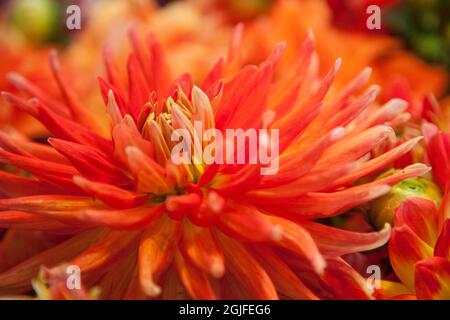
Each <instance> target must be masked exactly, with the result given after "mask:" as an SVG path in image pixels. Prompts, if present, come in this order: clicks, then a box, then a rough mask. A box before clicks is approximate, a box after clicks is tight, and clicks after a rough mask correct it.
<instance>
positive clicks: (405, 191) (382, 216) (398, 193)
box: [367, 171, 442, 229]
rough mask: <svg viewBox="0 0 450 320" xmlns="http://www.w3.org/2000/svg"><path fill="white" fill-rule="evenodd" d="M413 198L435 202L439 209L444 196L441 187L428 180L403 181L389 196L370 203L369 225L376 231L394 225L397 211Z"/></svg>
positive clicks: (368, 212) (421, 178)
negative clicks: (403, 203) (404, 202)
mask: <svg viewBox="0 0 450 320" xmlns="http://www.w3.org/2000/svg"><path fill="white" fill-rule="evenodd" d="M391 172H392V171H391ZM383 176H385V175H383ZM383 176H381V177H383ZM412 197H417V198H423V199H428V200H431V201H434V203H435V204H436V206H437V207H439V205H440V202H441V198H442V195H441V190H440V189H439V187H438V186H437V185H436V184H435V183H434V182H432V181H431V180H429V179H427V178H423V177H419V178H411V179H406V180H403V181H401V182H399V183H397V184H396V185H394V186H393V187H392V189H391V191H390V192H389V193H388V194H386V195H384V196H382V197H380V198H378V199H376V200H374V201H372V202H371V203H370V208H369V210H368V211H367V219H368V221H369V223H370V224H371V225H372V226H373V227H374V228H376V229H382V228H383V226H384V224H385V223H386V222H388V223H390V224H391V225H393V224H394V212H395V209H397V208H398V207H399V206H400V204H401V203H402V202H403V201H405V200H406V199H408V198H412Z"/></svg>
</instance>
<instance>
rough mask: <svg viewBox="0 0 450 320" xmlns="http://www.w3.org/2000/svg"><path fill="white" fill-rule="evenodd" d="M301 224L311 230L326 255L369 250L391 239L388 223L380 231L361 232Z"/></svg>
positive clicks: (307, 223) (322, 225)
mask: <svg viewBox="0 0 450 320" xmlns="http://www.w3.org/2000/svg"><path fill="white" fill-rule="evenodd" d="M301 225H302V226H303V227H304V228H305V229H306V230H308V231H309V233H310V234H311V236H312V238H313V239H314V241H315V242H316V244H317V246H318V247H319V249H320V252H322V253H323V254H324V255H326V256H342V255H345V254H349V253H355V252H361V251H368V250H372V249H376V248H379V247H381V246H383V245H384V244H385V243H387V241H388V240H389V237H390V234H391V228H390V225H389V224H386V225H385V226H384V228H383V229H382V230H380V231H379V232H369V233H359V232H354V231H348V230H342V229H337V228H333V227H329V226H326V225H324V224H320V223H316V222H310V221H303V222H302V223H301Z"/></svg>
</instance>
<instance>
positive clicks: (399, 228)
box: [379, 123, 450, 299]
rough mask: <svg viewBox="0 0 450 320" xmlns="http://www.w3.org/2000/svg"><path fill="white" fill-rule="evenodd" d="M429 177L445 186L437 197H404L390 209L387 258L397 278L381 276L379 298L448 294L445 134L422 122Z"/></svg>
mask: <svg viewBox="0 0 450 320" xmlns="http://www.w3.org/2000/svg"><path fill="white" fill-rule="evenodd" d="M423 127H424V128H423V132H424V137H425V145H426V151H427V158H428V161H429V162H430V164H431V166H432V168H433V171H432V173H433V178H434V180H435V181H436V183H437V184H438V185H439V186H440V187H441V189H442V190H444V191H445V195H444V198H443V200H442V202H441V204H440V208H439V209H437V208H436V203H439V201H431V200H427V199H423V198H409V199H407V200H406V201H404V202H403V203H402V204H401V205H400V206H399V207H398V208H397V210H396V211H395V215H394V225H395V227H394V228H393V230H392V236H391V239H390V241H389V259H390V261H391V265H392V267H393V269H394V271H395V274H396V276H397V277H398V279H399V280H400V281H401V283H397V282H390V281H384V282H383V286H382V289H381V290H380V291H379V294H380V296H381V297H382V298H394V299H401V298H409V299H416V298H417V299H450V287H449V283H450V194H449V187H450V185H449V183H450V167H449V165H450V134H449V133H445V132H440V131H439V130H438V129H437V127H436V126H435V125H432V124H429V123H427V124H425V125H424V126H423Z"/></svg>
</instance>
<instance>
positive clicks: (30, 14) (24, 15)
mask: <svg viewBox="0 0 450 320" xmlns="http://www.w3.org/2000/svg"><path fill="white" fill-rule="evenodd" d="M58 20H59V7H58V4H57V3H56V2H55V1H52V0H17V1H15V2H14V5H13V7H12V11H11V23H12V25H13V26H14V27H15V28H17V29H18V30H19V31H20V32H21V33H22V34H23V35H24V36H25V37H26V38H27V39H29V40H30V41H32V42H35V43H42V42H46V41H47V40H49V39H50V38H51V37H52V36H53V34H54V33H55V30H56V29H57V28H58V23H59V21H58Z"/></svg>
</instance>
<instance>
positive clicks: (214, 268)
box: [211, 260, 225, 279]
mask: <svg viewBox="0 0 450 320" xmlns="http://www.w3.org/2000/svg"><path fill="white" fill-rule="evenodd" d="M224 274H225V266H224V264H223V261H219V260H215V261H214V262H213V263H212V265H211V275H212V276H213V277H214V278H217V279H220V278H222V277H223V275H224Z"/></svg>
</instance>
